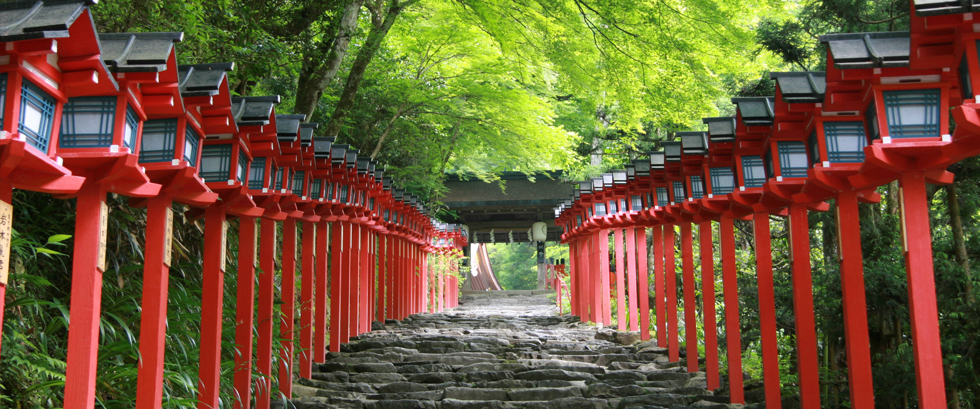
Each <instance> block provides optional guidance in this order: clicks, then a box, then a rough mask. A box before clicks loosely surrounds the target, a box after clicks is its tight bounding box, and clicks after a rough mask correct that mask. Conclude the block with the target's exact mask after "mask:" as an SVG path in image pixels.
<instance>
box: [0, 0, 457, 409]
mask: <svg viewBox="0 0 980 409" xmlns="http://www.w3.org/2000/svg"><path fill="white" fill-rule="evenodd" d="M93 3H94V1H88V0H85V1H83V0H78V1H37V2H34V3H28V2H10V3H4V4H0V20H2V21H8V22H12V23H11V24H10V25H9V26H8V27H6V28H5V32H4V34H3V35H0V42H3V44H5V45H6V46H5V47H4V48H3V50H2V51H0V85H2V89H0V105H2V108H3V110H2V115H3V116H2V118H3V128H2V131H0V241H2V243H0V253H2V254H0V263H2V265H0V300H2V299H3V294H4V293H5V289H6V284H7V281H8V265H7V264H8V262H9V248H10V247H9V246H10V233H11V230H10V229H11V225H12V204H11V201H12V198H11V191H12V189H13V188H18V189H26V190H33V191H39V192H45V193H51V194H54V195H56V196H57V197H62V198H76V199H77V214H76V227H75V234H74V236H75V241H74V243H75V244H74V254H73V262H72V289H71V294H72V295H71V306H70V314H71V321H70V326H69V332H68V337H69V339H68V367H67V373H66V382H65V403H64V407H66V408H92V407H93V406H94V404H95V398H96V395H95V393H96V385H95V379H96V362H97V356H98V355H97V354H98V345H99V343H98V334H99V322H100V305H101V289H102V274H103V273H104V272H105V270H106V268H105V254H106V246H105V243H106V231H107V221H108V208H107V206H106V196H107V194H108V193H110V192H111V193H116V194H120V195H124V196H128V197H130V198H131V199H130V204H131V205H132V206H134V207H146V208H147V226H146V249H145V252H146V254H145V266H144V295H143V306H142V317H141V333H140V356H141V361H140V363H139V365H140V367H139V375H138V377H139V378H138V379H137V406H138V407H141V408H144V407H145V408H154V407H160V405H161V396H162V383H163V362H164V359H163V358H164V356H163V354H164V342H165V335H166V334H165V332H166V315H167V313H166V305H167V285H168V275H169V268H170V265H171V248H172V247H171V244H172V231H173V210H172V209H173V203H174V202H177V203H181V204H184V205H187V206H189V207H190V209H191V210H190V211H188V216H189V218H190V219H192V220H194V219H201V218H203V219H204V226H205V228H204V231H205V233H204V234H205V249H204V252H203V254H204V260H203V266H204V284H203V285H204V289H203V290H204V291H203V293H204V294H208V297H206V298H205V299H204V300H203V305H202V335H201V343H200V345H201V354H200V355H201V363H200V381H199V385H198V386H199V390H198V392H199V396H198V397H199V407H201V408H213V407H218V405H219V401H218V398H219V392H220V385H221V379H220V356H221V354H220V352H221V338H220V335H221V325H222V316H221V314H222V303H223V301H222V299H223V297H224V295H223V294H222V292H223V288H224V286H223V280H224V274H225V268H226V267H225V266H226V264H227V260H226V249H227V239H228V238H227V229H228V223H227V222H228V221H229V220H231V219H234V218H237V219H238V220H239V237H238V239H239V249H240V251H239V254H238V281H239V287H238V294H237V295H236V296H237V317H236V322H237V330H236V339H235V344H236V345H237V346H238V348H239V351H240V352H241V353H239V354H236V363H235V379H234V385H235V389H236V393H237V395H238V400H237V401H236V402H235V407H246V408H247V407H249V406H250V401H251V397H250V390H251V387H250V386H251V385H250V384H251V382H252V379H251V378H252V376H251V371H252V368H251V362H252V358H251V357H252V351H251V349H252V327H253V324H254V323H256V322H257V323H258V343H257V345H258V347H257V351H255V353H256V356H257V358H258V359H257V360H256V362H257V368H256V369H257V371H258V372H259V373H261V374H263V375H265V377H264V378H262V380H261V381H260V383H259V385H258V388H257V391H258V392H257V396H256V399H255V400H256V402H257V406H258V407H260V408H261V407H268V406H269V402H270V397H271V392H272V391H271V387H272V382H271V375H272V367H271V366H272V362H273V357H272V355H273V353H274V351H273V350H272V340H273V339H272V336H273V327H272V325H273V322H274V320H273V303H274V298H275V273H274V272H275V270H276V255H277V253H281V254H284V255H285V256H284V257H283V258H282V265H281V267H282V283H283V290H282V294H281V299H282V301H283V304H284V305H283V307H282V310H283V314H284V316H285V319H284V320H283V322H282V326H281V330H280V333H281V336H282V338H284V340H283V346H284V348H283V350H282V351H279V354H280V362H281V368H280V370H279V374H280V379H279V387H280V391H281V392H282V393H283V394H284V395H286V396H287V397H288V396H289V395H290V393H291V384H292V380H291V375H292V363H293V357H294V355H295V352H296V351H294V345H293V339H292V334H293V331H294V330H295V327H294V325H295V311H296V309H297V306H296V305H295V298H296V296H295V289H296V284H297V283H296V277H295V273H296V271H297V265H296V264H297V248H296V247H297V244H296V243H297V239H298V238H299V237H298V232H297V224H301V225H302V232H303V234H302V238H301V249H300V252H301V255H300V257H299V259H300V266H299V268H300V270H301V272H302V283H301V285H300V287H301V294H300V297H299V298H300V300H301V304H300V307H299V310H300V318H299V319H300V328H301V329H300V352H299V355H300V364H299V365H300V373H301V375H302V376H306V377H309V376H310V369H311V365H312V362H323V360H324V354H325V353H326V351H327V349H328V346H327V345H325V343H326V339H327V328H328V327H329V328H330V334H329V339H330V345H329V349H330V350H332V351H338V350H339V346H340V344H341V343H344V342H347V341H348V340H349V339H350V337H351V336H355V335H357V334H360V333H363V332H366V331H369V330H370V327H371V321H372V320H374V319H377V320H382V321H383V320H385V319H402V318H404V317H406V316H408V315H410V314H413V313H417V312H421V311H424V310H425V309H426V301H427V300H426V294H427V292H429V291H430V289H429V288H428V287H429V284H428V277H427V272H428V268H427V266H428V263H427V255H428V254H430V253H433V252H436V251H437V250H438V251H442V250H443V248H444V247H445V245H443V246H439V245H438V244H439V240H440V239H441V240H447V239H452V240H451V241H452V243H453V244H452V245H453V246H456V247H461V246H465V244H466V240H465V236H463V235H462V231H461V229H460V228H459V227H458V226H454V225H442V224H438V223H436V222H435V221H434V220H433V219H432V218H431V216H429V215H428V213H427V211H426V209H425V207H424V206H423V205H422V203H421V202H420V201H419V200H418V199H417V198H416V197H414V196H412V195H410V194H407V193H405V192H404V191H403V190H402V189H398V188H397V187H395V186H393V184H392V180H391V179H390V178H388V177H384V175H383V171H382V170H381V169H380V168H379V167H378V165H377V164H376V163H375V161H374V160H372V159H370V158H365V157H358V155H357V154H358V152H357V151H356V150H355V149H351V148H350V146H348V145H342V144H334V143H332V142H333V141H332V140H330V139H323V138H314V132H315V129H316V127H317V126H316V124H311V123H304V122H303V121H304V120H305V119H306V118H305V116H303V115H283V114H277V113H276V105H277V104H278V103H279V97H278V96H268V97H232V96H231V94H230V92H229V88H228V76H227V73H228V72H229V71H232V70H233V69H234V64H233V63H218V64H198V65H178V64H177V50H176V47H175V43H177V42H180V41H181V40H182V39H183V34H182V33H119V34H99V33H97V32H96V31H95V26H94V23H93V21H92V16H91V14H90V11H89V9H88V6H89V5H91V4H93ZM277 223H282V231H283V236H284V237H283V248H282V249H277V241H276V237H275V236H276V232H277ZM260 237H261V240H259V238H260ZM259 241H261V243H259ZM250 249H251V250H250ZM328 255H329V257H330V258H331V260H330V261H329V263H330V264H329V266H330V271H329V274H330V277H329V278H328ZM376 264H377V265H376ZM256 267H257V268H258V270H259V271H260V274H259V276H258V277H259V284H258V306H257V307H258V308H257V310H256V308H255V307H256V306H255V305H254V302H253V296H254V291H255V290H256V289H255V288H254V285H253V284H252V283H253V281H254V280H253V277H254V276H255V274H256ZM375 271H377V277H376V278H377V283H378V285H377V288H375V277H374V274H375ZM328 281H329V282H331V283H332V285H331V286H330V289H331V291H332V292H333V293H332V294H330V295H329V300H330V301H329V302H330V308H329V311H330V319H329V323H328V319H327V311H328V308H327V299H328V294H327V288H328V286H327V283H328ZM449 281H450V280H449V279H448V278H446V277H439V280H438V282H439V283H440V284H442V283H444V282H449ZM450 284H452V285H455V283H450ZM450 284H447V286H446V287H444V286H442V285H440V286H439V288H438V289H437V292H438V294H439V295H440V296H441V297H444V300H445V302H446V303H448V305H455V304H454V302H455V301H453V300H454V299H455V298H452V299H450V298H449V295H446V294H450V295H452V296H453V297H455V293H452V292H450V291H448V289H449V288H452V285H450ZM0 311H2V310H0ZM256 311H257V312H256ZM0 314H2V312H0ZM0 322H2V315H0Z"/></svg>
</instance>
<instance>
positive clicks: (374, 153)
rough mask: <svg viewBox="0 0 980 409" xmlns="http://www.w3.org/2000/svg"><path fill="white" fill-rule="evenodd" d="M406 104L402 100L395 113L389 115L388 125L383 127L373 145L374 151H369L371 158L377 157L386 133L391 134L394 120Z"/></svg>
mask: <svg viewBox="0 0 980 409" xmlns="http://www.w3.org/2000/svg"><path fill="white" fill-rule="evenodd" d="M406 105H408V102H402V104H401V105H399V106H398V109H397V110H396V111H395V114H394V115H392V116H391V119H390V120H388V125H387V126H386V127H385V130H384V131H383V132H381V137H380V138H378V144H377V145H375V146H374V151H372V152H371V159H375V158H377V157H378V152H381V146H383V145H384V143H385V139H388V135H390V134H391V130H392V128H394V127H395V121H397V120H398V118H400V117H401V116H402V114H403V113H405V107H406Z"/></svg>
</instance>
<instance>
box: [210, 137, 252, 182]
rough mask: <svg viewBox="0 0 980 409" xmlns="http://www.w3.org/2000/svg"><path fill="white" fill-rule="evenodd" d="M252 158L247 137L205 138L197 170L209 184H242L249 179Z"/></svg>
mask: <svg viewBox="0 0 980 409" xmlns="http://www.w3.org/2000/svg"><path fill="white" fill-rule="evenodd" d="M251 160H252V158H251V155H250V153H249V149H248V140H247V139H245V138H241V137H235V138H232V139H220V140H205V141H204V145H203V146H202V147H201V161H200V166H199V167H198V169H197V171H198V175H200V176H201V179H204V181H205V182H207V183H208V184H221V185H227V186H241V185H244V184H245V183H246V182H247V180H248V176H249V174H248V172H249V165H250V163H251Z"/></svg>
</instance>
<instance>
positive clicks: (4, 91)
mask: <svg viewBox="0 0 980 409" xmlns="http://www.w3.org/2000/svg"><path fill="white" fill-rule="evenodd" d="M13 64H16V63H12V65H13ZM2 68H5V69H12V70H13V71H7V72H5V73H4V74H0V95H2V98H0V106H2V107H3V116H2V119H3V124H4V126H3V130H4V131H6V132H7V133H8V134H19V137H20V138H22V139H23V140H24V141H25V142H27V146H29V147H30V148H33V149H34V150H36V151H37V152H38V153H39V154H40V155H39V156H48V154H49V153H52V154H53V153H54V151H56V149H51V148H53V147H54V144H56V143H57V140H58V137H57V133H56V132H54V131H55V130H56V129H57V127H56V124H59V125H60V121H61V115H60V114H61V109H62V107H63V106H64V101H65V100H66V99H67V98H65V96H64V94H63V93H62V92H60V91H59V90H58V89H57V88H56V87H52V83H53V81H51V80H50V79H49V78H47V77H46V76H44V75H43V73H42V72H32V71H29V70H24V72H22V71H21V69H18V68H19V67H16V66H10V67H9V68H8V67H7V66H3V67H2ZM49 81H51V82H49ZM8 101H9V104H8ZM30 148H29V149H30Z"/></svg>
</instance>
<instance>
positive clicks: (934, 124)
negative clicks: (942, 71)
mask: <svg viewBox="0 0 980 409" xmlns="http://www.w3.org/2000/svg"><path fill="white" fill-rule="evenodd" d="M883 80H884V79H883ZM949 94H950V89H949V84H948V83H925V82H919V83H896V84H880V85H874V86H872V95H873V96H874V98H873V99H872V100H870V101H868V107H867V109H866V110H865V121H866V123H867V125H866V127H867V130H868V136H869V137H870V138H871V141H875V140H881V141H882V142H884V143H888V142H892V141H895V140H899V139H901V140H909V141H910V142H914V141H929V140H940V139H946V140H948V139H949V138H950V136H949V114H948V112H949Z"/></svg>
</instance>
